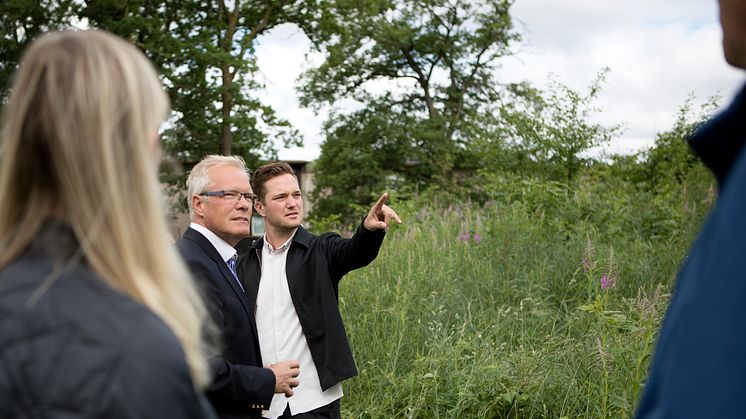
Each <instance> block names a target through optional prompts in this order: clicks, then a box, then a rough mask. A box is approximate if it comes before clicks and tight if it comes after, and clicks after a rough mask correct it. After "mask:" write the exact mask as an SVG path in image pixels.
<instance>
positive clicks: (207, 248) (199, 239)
mask: <svg viewBox="0 0 746 419" xmlns="http://www.w3.org/2000/svg"><path fill="white" fill-rule="evenodd" d="M184 238H185V239H187V240H191V241H193V242H195V243H197V245H198V246H199V247H200V249H202V250H203V251H204V252H205V254H207V256H209V257H210V259H212V261H213V262H215V264H216V265H217V266H218V269H219V270H220V273H221V274H223V278H222V279H223V280H224V281H226V282H227V283H228V285H230V287H231V289H232V290H233V292H234V293H236V296H237V297H238V299H239V300H240V301H241V304H242V305H243V308H244V310H246V313H248V314H249V315H250V316H252V313H251V310H249V300H248V298H247V296H246V293H245V292H244V291H243V290H242V289H241V286H240V285H238V283H237V282H236V278H234V277H233V273H232V272H231V270H230V269H228V264H226V263H225V261H224V260H223V258H222V257H220V253H218V251H217V250H216V249H215V247H214V246H213V245H212V243H210V241H209V240H207V238H206V237H205V236H203V235H202V234H200V233H199V232H198V231H196V230H194V229H192V228H187V230H186V231H185V232H184ZM216 279H217V278H216ZM252 317H253V316H252Z"/></svg>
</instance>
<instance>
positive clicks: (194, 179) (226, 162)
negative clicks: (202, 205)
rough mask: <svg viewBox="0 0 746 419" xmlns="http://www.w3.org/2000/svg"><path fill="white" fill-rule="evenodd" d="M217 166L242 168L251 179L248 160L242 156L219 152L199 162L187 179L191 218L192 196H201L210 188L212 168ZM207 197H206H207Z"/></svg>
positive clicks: (190, 217) (191, 215) (192, 213)
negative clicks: (220, 153)
mask: <svg viewBox="0 0 746 419" xmlns="http://www.w3.org/2000/svg"><path fill="white" fill-rule="evenodd" d="M217 166H228V167H235V168H237V169H240V170H241V171H242V172H244V173H245V174H246V179H248V180H250V175H249V169H248V168H247V167H246V162H245V161H244V159H243V158H242V157H241V156H222V155H219V154H211V155H209V156H207V157H205V158H203V159H202V160H200V162H199V163H197V164H196V165H195V166H194V167H193V168H192V171H191V172H189V177H188V178H187V181H186V186H187V205H188V206H189V219H192V217H194V212H193V209H192V197H193V196H195V195H196V196H199V194H201V193H202V192H205V191H206V190H207V189H209V188H210V185H211V182H212V181H211V180H210V169H211V168H213V167H217ZM205 199H206V197H205Z"/></svg>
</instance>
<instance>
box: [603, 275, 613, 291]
mask: <svg viewBox="0 0 746 419" xmlns="http://www.w3.org/2000/svg"><path fill="white" fill-rule="evenodd" d="M615 286H616V277H615V276H609V275H606V274H603V275H602V276H601V289H604V290H607V289H611V288H614V287H615Z"/></svg>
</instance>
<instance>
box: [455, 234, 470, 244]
mask: <svg viewBox="0 0 746 419" xmlns="http://www.w3.org/2000/svg"><path fill="white" fill-rule="evenodd" d="M469 237H471V235H470V234H469V233H459V234H458V239H459V241H462V242H465V241H467V240H469Z"/></svg>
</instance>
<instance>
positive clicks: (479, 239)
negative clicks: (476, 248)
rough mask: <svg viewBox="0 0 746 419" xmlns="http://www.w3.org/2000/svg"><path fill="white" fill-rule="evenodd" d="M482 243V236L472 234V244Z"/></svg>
mask: <svg viewBox="0 0 746 419" xmlns="http://www.w3.org/2000/svg"><path fill="white" fill-rule="evenodd" d="M481 242H482V236H480V235H479V233H474V243H476V244H479V243H481Z"/></svg>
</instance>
